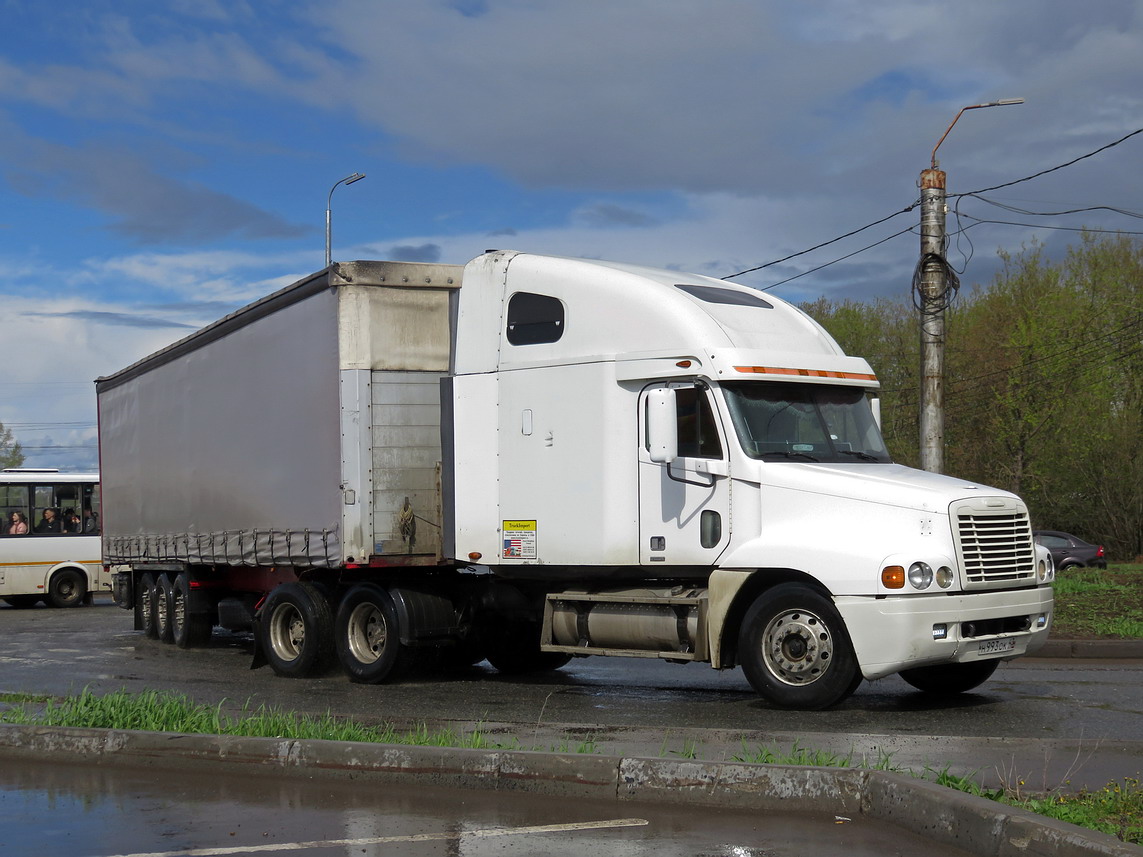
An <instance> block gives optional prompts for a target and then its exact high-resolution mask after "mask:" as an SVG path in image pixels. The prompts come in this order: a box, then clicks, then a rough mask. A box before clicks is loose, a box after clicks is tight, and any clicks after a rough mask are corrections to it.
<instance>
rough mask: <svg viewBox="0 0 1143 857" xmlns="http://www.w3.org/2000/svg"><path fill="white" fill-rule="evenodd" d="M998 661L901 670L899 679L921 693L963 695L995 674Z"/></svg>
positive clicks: (998, 664)
mask: <svg viewBox="0 0 1143 857" xmlns="http://www.w3.org/2000/svg"><path fill="white" fill-rule="evenodd" d="M998 666H1000V661H998V660H990V661H970V662H968V663H964V664H939V665H937V666H934V667H917V668H916V669H913V670H901V678H903V679H905V681H907V682H908V683H909V684H911V685H912V686H913V687H915V688H916V689H917V690H919V691H922V692H923V693H933V694H949V695H951V694H954V693H964V692H966V691H969V690H972V689H973V688H974V687H979V686H980V685H982V684H984V683H985V682H986V681H988V680H989V679H990V678H992V674H993V673H994V672H996V668H997V667H998Z"/></svg>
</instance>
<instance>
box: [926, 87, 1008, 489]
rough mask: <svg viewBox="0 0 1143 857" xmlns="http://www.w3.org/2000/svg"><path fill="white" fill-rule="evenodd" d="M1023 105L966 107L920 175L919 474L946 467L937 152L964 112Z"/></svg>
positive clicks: (946, 295)
mask: <svg viewBox="0 0 1143 857" xmlns="http://www.w3.org/2000/svg"><path fill="white" fill-rule="evenodd" d="M1023 103H1024V99H1023V98H1002V99H1000V100H999V101H990V102H988V103H987V104H973V105H971V106H969V107H962V108H961V109H960V113H957V115H956V118H955V119H953V121H952V122H951V123H949V127H948V128H947V129H946V130H945V133H944V134H943V135H942V136H941V139H940V140H938V141H937V145H935V146H933V157H932V163H931V165H930V167H929V169H927V170H922V171H921V178H920V186H921V259H920V261H919V262H918V263H917V277H916V278H915V284H914V286H915V288H916V290H917V292H918V295H917V296H916V297H917V306H918V308H919V309H920V312H921V412H920V428H921V438H920V440H921V443H920V451H921V469H922V470H928V471H929V472H931V473H942V472H943V471H944V464H945V461H944V458H945V389H944V383H945V310H946V309H948V305H949V301H950V300H951V299H952V289H951V287H950V284H949V278H948V270H949V269H948V262H947V261H946V260H945V243H946V241H947V235H946V232H945V213H946V206H945V174H944V172H943V171H942V170H940V169H938V168H937V149H939V148H940V147H941V143H943V142H944V141H945V137H947V136H948V135H949V131H951V130H952V129H953V125H955V124H956V122H957V119H960V117H961V113H964V111H966V110H977V109H979V108H981V107H1002V106H1004V105H1008V104H1023Z"/></svg>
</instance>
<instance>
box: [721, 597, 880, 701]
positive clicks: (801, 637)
mask: <svg viewBox="0 0 1143 857" xmlns="http://www.w3.org/2000/svg"><path fill="white" fill-rule="evenodd" d="M738 659H739V662H740V663H741V664H742V671H743V672H744V673H745V674H746V678H747V679H748V680H749V681H750V684H751V686H752V687H753V688H754V689H755V690H756V691H758V693H759V694H760V695H761V696H762V697H764V698H765V699H766V700H767V701H768V702H771V703H773V704H774V705H777V706H780V707H782V708H794V709H802V710H806V711H816V710H819V709H822V708H829V707H830V706H831V705H836V704H837V703H839V702H841V701H842V700H843V699H845V698H846V697H848V696H849V695H850V694H852V693H853V691H855V690H856V689H857V686H858V685H859V684H860V683H861V671H860V670H859V669H858V666H857V658H856V657H855V656H854V654H853V646H852V644H851V643H850V641H849V634H848V633H846V630H845V623H844V622H842V619H841V616H840V614H839V613H838V612H837V610H836V609H835V608H834V606H833V604H832V603H831V602H830V600H829V599H828V598H827V597H825V596H824V595H822V594H820V593H819V592H817V591H815V590H813V589H811V588H810V587H808V586H804V585H802V584H800V583H783V584H780V585H778V586H775V587H774V588H773V589H768V590H767V591H765V592H763V593H762V594H761V595H759V596H758V598H757V599H756V600H755V601H754V603H753V604H752V605H751V606H750V609H749V610H747V611H746V617H745V618H744V619H743V621H742V627H741V629H740V630H739V634H738Z"/></svg>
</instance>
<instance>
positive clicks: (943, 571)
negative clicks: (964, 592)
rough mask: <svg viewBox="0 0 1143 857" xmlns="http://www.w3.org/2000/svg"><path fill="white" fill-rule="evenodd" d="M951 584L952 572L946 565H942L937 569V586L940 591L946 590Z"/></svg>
mask: <svg viewBox="0 0 1143 857" xmlns="http://www.w3.org/2000/svg"><path fill="white" fill-rule="evenodd" d="M952 583H953V570H952V569H951V568H949V567H948V566H947V565H942V566H941V567H940V568H938V569H937V586H939V587H940V588H941V589H948V588H949V587H950V586H952Z"/></svg>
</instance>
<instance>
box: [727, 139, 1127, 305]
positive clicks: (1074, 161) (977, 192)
mask: <svg viewBox="0 0 1143 857" xmlns="http://www.w3.org/2000/svg"><path fill="white" fill-rule="evenodd" d="M1138 134H1143V128H1139V129H1138V130H1135V131H1132V132H1131V133H1130V134H1126V135H1124V136H1123V137H1120V138H1119V139H1118V140H1115V141H1113V142H1111V143H1108V144H1107V145H1105V146H1100V147H1099V148H1098V149H1095V150H1094V151H1091V152H1088V153H1087V154H1085V155H1080V156H1079V157H1078V158H1073V159H1072V160H1070V161H1067V162H1066V163H1063V164H1057V165H1056V166H1054V167H1049V168H1048V169H1046V170H1040V171H1039V172H1037V173H1033V174H1032V175H1029V176H1024V177H1023V178H1019V179H1014V180H1013V181H1010V182H1004V183H1003V184H998V185H993V186H992V187H986V188H981V189H979V190H973V191H967V192H965V193H954V194H948V196H947V197H946V199H949V198H953V199H956V200H957V204H958V206H959V203H960V198H962V197H974V196H975V197H979V195H980V194H983V193H988V192H989V191H994V190H1000V189H1001V188H1006V187H1011V186H1012V185H1017V184H1020V183H1022V182H1026V181H1031V180H1032V179H1036V178H1040V177H1041V176H1046V175H1048V174H1049V173H1054V172H1056V171H1057V170H1062V169H1064V168H1065V167H1070V166H1072V165H1073V164H1078V163H1079V162H1080V161H1083V160H1086V159H1087V158H1091V157H1094V156H1095V155H1098V154H1100V153H1101V152H1105V151H1107V150H1108V149H1113V148H1115V147H1116V146H1118V145H1119V144H1121V143H1123V142H1125V141H1127V140H1130V139H1131V138H1132V137H1134V136H1136V135H1138ZM985 201H986V202H991V200H985ZM993 204H995V203H993ZM918 205H920V200H914V201H913V202H912V203H911V204H910V205H908V206H907V207H906V208H903V209H901V210H900V211H895V212H893V213H892V214H890V215H888V216H886V217H882V218H881V219H880V220H875V221H873V222H872V223H867V224H866V225H865V226H862V227H860V228H858V229H854V230H851V231H849V232H846V233H845V234H844V235H839V236H837V237H836V238H831V239H830V240H829V241H823V242H822V243H820V244H815V245H814V246H813V247H807V248H806V249H805V250H799V251H798V252H797V253H791V254H789V255H788V256H783V257H782V258H781V259H775V260H773V261H772V262H766V263H765V264H762V265H756V266H755V267H753V268H747V269H746V270H744V271H739V272H738V273H737V274H728V275H727V276H725V277H722V278H721V279H723V280H733V279H734V278H735V277H741V276H742V275H743V274H751V273H753V272H755V271H761V270H762V269H763V268H769V267H772V266H774V265H778V264H781V263H782V262H788V261H789V260H790V259H796V258H797V257H798V256H804V255H805V254H807V253H812V252H813V251H815V250H820V249H821V248H822V247H828V246H829V245H831V244H836V243H837V242H838V241H842V240H844V239H846V238H849V237H851V236H853V235H857V234H858V233H859V232H864V231H865V230H866V229H870V228H872V227H874V226H877V225H879V224H882V223H885V222H887V221H889V220H892V219H893V218H894V217H897V216H898V215H901V214H907V213H908V212H910V211H912V210H913V209H915V208H916V207H917V206H918ZM1096 208H1106V209H1107V210H1110V211H1120V210H1119V209H1115V208H1111V207H1110V206H1098V207H1093V208H1092V209H1090V210H1096ZM1085 210H1089V209H1077V210H1076V211H1085ZM1061 213H1074V212H1061ZM1120 213H1125V214H1127V215H1128V216H1130V217H1139V216H1143V215H1138V214H1136V213H1134V212H1120ZM964 216H966V217H968V216H969V215H964ZM957 217H958V218H959V217H960V213H959V209H958V211H957ZM973 219H975V220H978V218H973ZM979 222H980V223H997V224H998V225H1009V226H1030V224H1022V223H1005V222H1004V221H986V220H979ZM974 225H975V224H974ZM1035 228H1047V229H1064V228H1065V227H1043V226H1039V227H1035ZM965 231H967V230H963V229H962V230H959V231H958V233H957V234H958V235H959V234H963V233H964V232H965ZM1073 231H1082V230H1073ZM1087 231H1089V232H1101V231H1104V230H1095V229H1091V230H1087ZM1107 231H1112V230H1107ZM900 234H902V233H900V232H898V233H896V234H895V235H891V236H889V237H890V238H896V237H897V235H900ZM1123 234H1125V235H1136V234H1140V233H1135V232H1124V233H1123ZM885 240H886V241H887V240H889V239H888V238H887V239H885ZM882 243H884V242H883V241H878V242H876V243H875V244H870V245H869V246H868V247H863V248H862V249H861V250H857V251H855V252H854V253H850V254H849V255H848V256H843V257H842V258H841V259H835V260H834V261H833V262H827V263H826V264H825V265H820V266H818V267H817V268H812V269H810V270H808V271H805V272H803V274H799V275H797V276H804V275H805V274H810V273H813V271H818V270H821V269H822V268H825V267H828V266H829V265H832V264H834V263H836V262H840V261H842V260H843V259H848V258H850V257H852V256H855V255H857V253H862V252H864V251H865V250H868V249H870V248H872V247H876V246H877V245H878V244H882ZM970 245H971V242H970ZM962 255H963V254H962ZM970 258H971V254H970V255H969V256H968V257H966V259H965V267H967V265H968V259H970ZM962 273H963V271H962ZM792 279H796V277H790V278H788V279H786V280H782V281H781V282H779V283H774V284H773V285H770V286H767V287H766V288H767V289H772V288H774V287H775V286H780V285H782V283H787V282H789V281H790V280H792Z"/></svg>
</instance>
